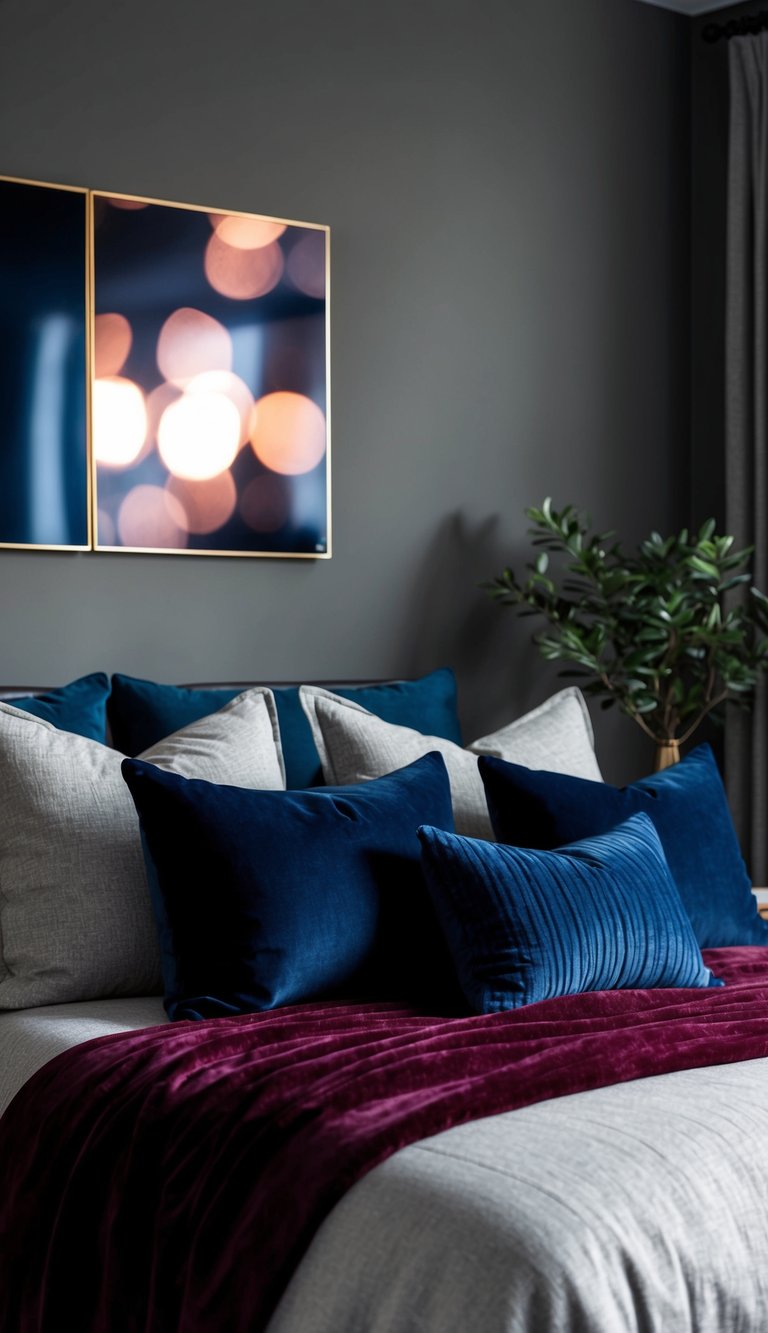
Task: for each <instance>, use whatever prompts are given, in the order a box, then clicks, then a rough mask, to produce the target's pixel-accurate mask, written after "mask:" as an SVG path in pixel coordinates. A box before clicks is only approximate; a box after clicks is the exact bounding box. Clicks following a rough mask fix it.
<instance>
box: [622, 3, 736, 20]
mask: <svg viewBox="0 0 768 1333" xmlns="http://www.w3.org/2000/svg"><path fill="white" fill-rule="evenodd" d="M640 3H641V4H644V5H658V6H659V7H660V8H661V9H675V10H677V13H678V14H690V15H691V17H693V15H694V14H708V13H709V12H710V10H712V9H724V8H726V6H725V5H724V4H723V0H640Z"/></svg>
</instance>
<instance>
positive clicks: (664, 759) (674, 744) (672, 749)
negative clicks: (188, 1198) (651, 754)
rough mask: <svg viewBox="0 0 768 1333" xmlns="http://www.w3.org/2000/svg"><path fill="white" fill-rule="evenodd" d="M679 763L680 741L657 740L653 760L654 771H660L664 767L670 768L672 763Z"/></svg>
mask: <svg viewBox="0 0 768 1333" xmlns="http://www.w3.org/2000/svg"><path fill="white" fill-rule="evenodd" d="M679 763H680V742H679V741H657V742H656V758H655V759H654V762H653V771H654V773H661V772H662V770H663V769H665V768H671V767H672V765H673V764H679Z"/></svg>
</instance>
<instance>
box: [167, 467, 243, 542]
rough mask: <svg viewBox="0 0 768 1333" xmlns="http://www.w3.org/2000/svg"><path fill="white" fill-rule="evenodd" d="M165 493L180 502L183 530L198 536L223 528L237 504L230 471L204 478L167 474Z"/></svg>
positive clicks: (172, 499)
mask: <svg viewBox="0 0 768 1333" xmlns="http://www.w3.org/2000/svg"><path fill="white" fill-rule="evenodd" d="M165 493H166V495H167V496H168V497H169V499H170V501H171V502H173V501H174V500H175V501H178V503H179V504H180V505H181V508H182V510H183V512H184V526H185V527H186V530H187V532H194V533H196V534H200V535H202V534H205V533H208V532H215V531H216V529H217V528H223V526H224V524H225V523H227V522H229V520H230V518H231V517H232V515H233V514H234V512H235V505H236V503H237V488H236V487H235V483H234V480H233V478H232V473H231V472H220V473H219V475H218V476H217V477H209V479H208V480H207V481H188V480H185V479H184V478H183V477H169V478H168V480H167V482H166V483H165Z"/></svg>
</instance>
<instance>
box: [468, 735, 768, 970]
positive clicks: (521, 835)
mask: <svg viewBox="0 0 768 1333" xmlns="http://www.w3.org/2000/svg"><path fill="white" fill-rule="evenodd" d="M479 764H480V774H481V776H482V779H483V783H484V784H485V795H486V799H487V801H488V811H489V813H490V816H491V823H492V825H493V831H494V833H495V834H496V837H497V838H498V839H499V842H505V843H511V844H513V845H515V846H520V845H522V846H526V847H543V848H546V847H558V846H560V845H561V844H562V843H566V842H574V841H576V839H578V838H587V837H590V836H591V835H592V834H594V833H604V832H606V831H607V830H608V829H611V828H614V827H615V826H616V825H617V824H620V823H622V822H623V821H624V820H625V819H627V818H628V817H629V816H630V815H633V814H637V813H639V812H645V813H646V814H647V815H649V816H650V818H651V819H652V820H653V823H654V825H655V827H656V831H657V832H658V835H659V838H660V839H661V845H662V847H663V848H664V854H665V856H666V858H667V862H668V864H669V868H670V871H671V872H672V877H673V879H674V881H675V883H676V884H677V887H678V889H679V891H680V897H681V898H682V900H683V906H684V907H685V910H686V911H687V913H688V916H689V917H690V920H691V923H692V925H693V929H694V932H695V934H696V939H697V940H698V942H699V946H700V947H701V948H702V949H717V948H720V947H721V946H724V945H729V944H768V923H766V922H765V921H763V920H761V918H760V916H759V915H758V911H757V903H756V900H755V897H754V894H753V893H752V892H751V885H750V881H749V876H748V874H747V871H746V867H745V865H744V862H743V860H742V856H741V851H740V850H739V843H738V839H737V837H736V831H735V829H734V827H733V820H732V818H731V812H730V810H729V808H728V800H727V797H726V794H725V789H724V787H723V783H722V779H721V777H720V773H719V772H718V768H717V763H716V762H715V756H714V755H713V753H712V750H711V747H710V746H709V745H699V746H697V748H696V749H695V750H692V751H691V752H690V754H688V755H686V757H685V758H684V759H683V760H681V762H680V763H679V764H674V765H673V766H672V767H671V768H668V769H665V771H664V772H663V773H654V774H652V775H651V776H650V777H647V778H641V779H640V781H639V782H635V783H633V784H632V785H631V786H629V787H612V786H610V785H609V784H608V783H607V782H588V781H586V780H585V779H584V778H571V777H564V776H562V775H561V774H558V773H547V772H543V771H539V770H535V769H528V768H522V767H521V766H520V765H519V764H509V763H505V762H504V761H503V760H501V759H491V758H481V759H480V761H479Z"/></svg>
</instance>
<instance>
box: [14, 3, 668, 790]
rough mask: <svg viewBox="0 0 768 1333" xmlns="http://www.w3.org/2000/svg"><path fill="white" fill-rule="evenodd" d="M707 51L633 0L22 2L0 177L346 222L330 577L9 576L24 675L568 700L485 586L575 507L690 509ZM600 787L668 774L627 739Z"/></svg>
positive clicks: (162, 569)
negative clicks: (698, 188)
mask: <svg viewBox="0 0 768 1333" xmlns="http://www.w3.org/2000/svg"><path fill="white" fill-rule="evenodd" d="M688 31H689V25H688V22H687V21H686V20H685V19H682V18H680V17H679V16H676V15H673V14H670V13H669V12H668V11H665V10H661V9H656V8H653V7H652V6H649V5H645V4H637V3H636V2H635V0H578V4H575V3H574V0H548V3H547V4H546V5H543V4H542V3H541V0H481V2H480V3H478V0H417V3H414V2H413V0H389V3H388V4H386V5H385V4H377V5H374V4H368V3H360V0H281V3H280V4H263V3H261V2H260V0H250V3H245V0H238V2H237V3H233V0H219V2H218V3H217V4H213V5H212V4H210V3H209V0H205V3H203V0H163V3H157V0H152V3H149V2H148V0H130V3H124V2H118V3H115V2H114V0H113V2H112V3H109V4H105V3H104V2H103V0H67V2H61V3H59V4H58V5H53V4H51V3H50V0H3V3H0V171H2V172H3V173H5V174H10V175H19V176H25V177H30V178H32V179H40V180H49V181H56V182H64V183H74V184H80V185H90V186H94V187H98V188H102V189H107V190H109V189H113V190H118V191H125V192H129V193H137V194H148V195H154V196H158V197H160V198H168V199H174V200H182V201H190V202H198V203H204V204H211V205H214V206H218V207H221V208H228V207H229V208H236V209H244V210H254V211H258V212H266V213H271V214H276V215H278V216H285V217H297V218H306V219H309V220H312V221H319V222H326V223H330V225H331V228H332V238H333V239H332V280H333V337H332V344H333V346H332V381H333V418H334V425H333V429H334V440H333V455H334V465H333V511H334V550H335V554H334V558H333V560H331V561H329V562H317V563H312V562H297V561H279V560H264V561H259V560H253V561H250V560H210V559H209V560H206V559H188V558H186V559H185V558H179V557H175V558H174V557H136V556H108V555H90V556H82V555H81V556H78V555H72V556H65V555H52V554H33V553H23V554H16V553H0V625H1V626H2V640H1V643H0V682H2V683H6V684H7V683H17V682H28V683H36V682H54V683H55V682H62V681H64V680H66V679H68V678H70V677H73V676H75V675H77V674H79V673H82V672H85V671H89V670H93V669H96V668H97V667H102V668H104V669H107V670H115V669H119V670H123V671H127V672H132V673H135V674H138V675H146V676H152V677H156V678H160V679H168V680H194V679H198V680H206V679H207V680H211V679H227V678H229V679H242V678H261V679H270V678H273V679H274V678H280V677H282V678H296V677H297V676H304V677H307V678H310V677H315V678H317V677H325V678H329V677H333V676H337V675H343V676H348V677H349V676H367V675H374V676H387V675H396V674H413V673H419V672H422V671H424V670H427V669H429V668H431V667H433V666H436V665H439V664H442V663H449V664H451V665H453V666H454V667H455V668H456V670H457V672H458V675H459V681H460V688H461V695H462V709H463V715H464V722H465V727H466V731H467V733H468V734H469V735H472V734H477V733H478V732H479V731H480V730H486V729H488V728H489V727H490V726H492V725H495V724H496V723H499V722H501V721H503V720H506V719H508V718H509V717H511V716H512V715H514V714H515V713H516V712H518V711H520V710H521V709H523V708H525V707H528V706H530V705H532V704H533V703H535V702H538V701H539V700H540V699H541V698H543V697H544V696H545V695H546V694H547V692H548V691H549V689H550V686H551V673H550V674H547V673H546V672H545V671H544V670H543V668H542V667H541V666H540V663H539V659H538V656H537V654H536V653H535V652H534V650H533V649H532V648H531V647H530V645H529V638H528V636H529V632H530V622H528V621H524V622H519V621H517V620H516V619H515V618H514V617H513V616H512V615H510V614H509V613H502V612H501V611H500V610H498V609H497V608H496V607H495V606H493V605H492V604H490V603H489V602H488V601H487V599H486V598H485V596H484V595H483V594H482V593H481V592H480V591H479V590H478V586H477V585H478V583H479V581H480V580H482V579H483V578H486V577H488V576H489V575H491V574H492V573H494V572H496V571H497V570H498V569H499V568H500V567H501V566H503V565H504V564H505V563H507V562H509V561H514V560H518V559H520V557H521V554H522V552H523V550H524V532H525V527H526V522H525V519H524V517H523V514H522V510H523V507H524V506H525V505H527V504H531V503H537V502H539V501H540V500H541V499H542V498H543V496H544V495H546V494H548V493H551V494H552V495H554V496H555V498H556V499H557V500H558V501H559V502H565V501H566V500H571V501H574V502H576V503H578V504H580V505H582V506H584V507H586V508H587V509H589V510H590V511H591V513H592V514H593V516H594V518H595V520H596V521H597V522H598V523H599V524H600V525H601V526H603V527H615V528H617V529H618V530H619V531H620V532H621V533H622V535H624V536H626V537H627V538H629V539H630V540H634V539H636V538H639V537H640V536H642V535H644V533H645V532H646V531H647V530H648V529H650V528H651V527H653V526H656V527H659V528H661V529H670V528H671V527H672V526H674V525H675V524H677V523H678V522H679V521H681V519H682V518H684V517H685V516H686V514H687V485H688V461H689V460H688V453H687V451H688V440H689V399H688V379H689V354H688V342H689V339H688V332H689V323H688V321H689V311H688V301H689V288H688V282H689V272H688V225H687V218H688V203H689V198H688V194H689V181H688V133H689V86H688V84H689V70H688ZM599 739H600V747H601V756H602V757H603V759H604V760H605V761H606V762H605V769H606V773H607V775H608V776H613V777H628V776H632V775H634V774H636V773H637V772H638V771H639V770H640V769H642V768H644V767H646V766H647V765H648V763H649V760H650V755H649V752H648V750H647V748H646V747H645V745H644V743H643V742H642V741H641V738H640V737H635V735H634V730H633V728H632V726H631V724H630V723H629V722H627V721H625V720H623V719H617V721H616V722H615V723H606V722H605V720H604V719H603V721H602V723H601V729H600V732H599Z"/></svg>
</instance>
